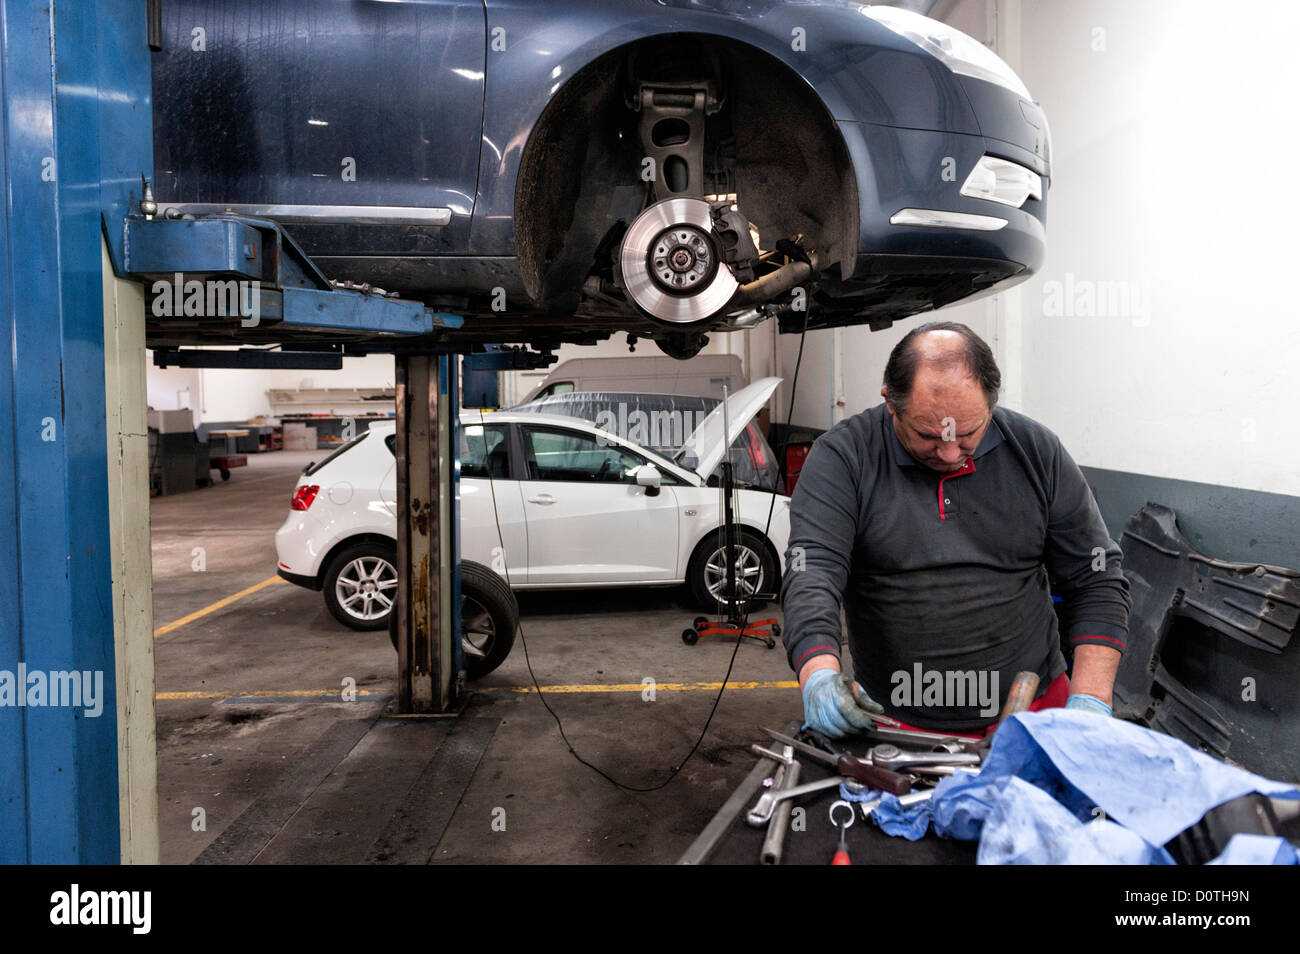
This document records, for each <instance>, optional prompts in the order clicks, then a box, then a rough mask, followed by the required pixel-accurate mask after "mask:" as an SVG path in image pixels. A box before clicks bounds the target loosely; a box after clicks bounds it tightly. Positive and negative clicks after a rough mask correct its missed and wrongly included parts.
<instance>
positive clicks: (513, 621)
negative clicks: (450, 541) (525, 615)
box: [388, 560, 519, 681]
mask: <svg viewBox="0 0 1300 954" xmlns="http://www.w3.org/2000/svg"><path fill="white" fill-rule="evenodd" d="M518 629H519V603H518V602H517V601H516V600H515V594H514V593H513V592H512V591H511V589H510V587H509V586H508V585H506V581H505V580H503V579H502V578H501V577H500V576H498V575H497V574H496V573H493V572H492V571H491V570H490V569H488V568H487V567H485V566H483V564H481V563H473V562H471V561H469V560H463V561H461V564H460V631H461V636H460V646H461V658H462V660H463V662H464V664H465V678H466V679H467V680H470V681H473V680H475V679H482V678H483V677H484V676H486V675H487V674H488V673H490V672H492V671H493V670H495V669H496V668H497V667H498V666H500V665H501V664H502V663H503V662H505V661H506V657H507V656H509V655H510V650H511V649H513V648H514V645H515V631H516V630H518ZM388 638H389V640H390V641H391V642H392V644H393V649H394V650H396V649H397V616H396V615H393V614H390V617H389V622H388Z"/></svg>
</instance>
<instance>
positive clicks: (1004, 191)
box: [961, 156, 1043, 209]
mask: <svg viewBox="0 0 1300 954" xmlns="http://www.w3.org/2000/svg"><path fill="white" fill-rule="evenodd" d="M961 194H962V195H967V196H970V197H971V198H973V199H988V200H990V201H992V202H1001V203H1003V204H1005V205H1013V206H1015V207H1016V208H1017V209H1018V208H1020V207H1021V206H1022V205H1024V204H1025V199H1027V198H1029V197H1030V196H1031V195H1032V196H1033V197H1034V198H1035V199H1041V198H1042V197H1043V179H1042V177H1041V176H1040V175H1039V174H1038V173H1036V172H1034V171H1033V170H1032V169H1026V168H1025V167H1024V166H1022V165H1020V164H1019V163H1016V162H1008V161H1007V160H1006V159H999V158H998V157H997V156H983V157H981V158H980V161H979V162H977V163H975V168H974V169H972V170H971V172H970V175H969V176H967V177H966V182H965V184H964V185H962V187H961Z"/></svg>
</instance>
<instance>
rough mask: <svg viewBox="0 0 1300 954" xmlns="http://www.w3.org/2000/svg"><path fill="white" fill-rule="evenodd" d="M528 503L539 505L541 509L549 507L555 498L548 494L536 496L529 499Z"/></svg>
mask: <svg viewBox="0 0 1300 954" xmlns="http://www.w3.org/2000/svg"><path fill="white" fill-rule="evenodd" d="M528 502H529V503H535V504H541V505H542V506H543V507H549V506H550V505H551V504H553V503H555V498H554V497H552V496H551V495H550V494H538V495H537V496H536V497H529V498H528Z"/></svg>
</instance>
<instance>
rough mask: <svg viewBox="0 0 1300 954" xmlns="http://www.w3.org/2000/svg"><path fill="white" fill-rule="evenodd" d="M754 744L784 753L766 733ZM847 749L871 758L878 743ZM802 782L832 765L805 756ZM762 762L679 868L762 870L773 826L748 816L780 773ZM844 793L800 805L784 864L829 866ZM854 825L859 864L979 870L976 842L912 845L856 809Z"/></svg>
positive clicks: (827, 793)
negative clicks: (833, 817) (800, 825)
mask: <svg viewBox="0 0 1300 954" xmlns="http://www.w3.org/2000/svg"><path fill="white" fill-rule="evenodd" d="M798 730H799V727H798V725H794V726H793V727H787V729H786V731H787V732H788V733H789V734H790V735H794V734H795V733H796V732H798ZM753 741H754V742H756V743H758V744H760V745H764V746H769V745H770V746H772V747H774V748H778V749H779V748H780V746H779V744H777V743H773V742H771V740H769V739H768V738H767V737H766V736H764V735H763V734H762V733H761V732H757V731H756V732H755V733H754V740H753ZM840 744H841V745H842V747H843V748H844V749H845V750H846V751H848V752H850V753H852V754H853V755H857V756H862V755H866V753H867V750H868V749H869V748H871V746H872V745H873V744H877V742H876V741H873V740H871V739H865V738H858V739H846V740H842V741H841V743H840ZM797 757H798V758H799V764H800V775H799V783H800V784H803V783H804V782H815V781H817V780H818V779H821V778H826V777H827V776H828V775H830V774H831V769H830V767H829V766H824V765H822V764H821V763H819V762H816V761H814V760H812V759H809V758H805V757H803V756H797ZM755 759H756V763H755V765H754V767H753V769H752V770H750V773H749V774H748V775H747V776H745V779H744V781H742V782H741V783H740V785H739V786H737V787H736V789H735V791H733V792H732V793H731V796H730V797H729V798H728V799H727V801H726V802H725V803H724V804H723V806H722V807H721V808H720V809H718V812H717V814H716V815H714V816H713V819H712V820H711V821H710V822H709V824H708V825H706V826H705V827H704V830H703V831H702V832H700V835H699V837H697V838H696V839H695V841H694V842H693V843H692V844H691V846H690V847H689V848H687V849H686V852H685V853H684V854H683V855H682V856H681V858H679V859H678V862H677V863H678V864H683V865H692V864H711V865H756V864H759V860H760V854H761V852H762V846H763V839H764V837H765V836H766V835H767V826H766V825H765V826H763V827H762V828H751V827H750V826H749V825H748V824H746V822H745V814H746V813H747V812H748V811H749V809H750V808H751V807H752V806H753V804H754V802H755V801H756V800H757V799H758V797H759V795H761V794H762V793H763V791H764V787H763V780H764V779H767V778H770V777H771V776H772V773H773V772H775V771H776V767H777V763H776V762H774V761H773V760H771V759H766V758H761V757H758V756H755ZM839 797H840V790H839V789H838V788H828V789H825V790H824V791H820V792H813V793H810V794H808V795H805V796H804V797H802V798H800V799H797V800H796V801H795V803H794V804H795V807H796V808H803V809H804V830H803V831H798V830H796V829H793V828H792V829H791V830H790V831H788V832H786V836H785V851H784V853H783V855H782V859H781V864H783V865H826V864H830V860H831V856H832V855H833V854H834V853H835V848H836V845H837V844H838V843H839V830H838V829H837V828H835V827H834V826H832V825H831V821H830V815H829V812H830V807H831V805H832V804H833V803H834V802H836V801H838V800H839ZM855 810H856V814H855V816H854V820H853V824H852V825H851V826H850V827H849V829H848V833H847V834H846V836H845V839H846V841H847V842H848V849H849V857H850V859H851V861H852V863H853V864H855V865H867V864H870V865H973V864H975V855H976V851H977V849H978V844H977V843H976V842H973V841H952V840H950V839H947V838H940V837H938V836H937V835H935V834H934V833H933V832H928V833H927V834H926V835H925V837H924V838H922V839H920V840H919V841H908V840H907V839H906V838H896V837H894V836H892V835H886V834H885V833H884V832H883V831H881V830H880V828H878V827H877V826H876V823H875V822H873V821H867V820H864V819H863V817H862V812H861V810H858V809H856V805H855Z"/></svg>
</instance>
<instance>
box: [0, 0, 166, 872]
mask: <svg viewBox="0 0 1300 954" xmlns="http://www.w3.org/2000/svg"><path fill="white" fill-rule="evenodd" d="M56 37H57V43H56V42H55V38H56ZM0 44H2V45H3V48H2V49H0V109H2V110H3V113H2V116H0V156H2V157H3V167H2V168H0V175H3V187H4V191H3V199H2V201H3V203H4V223H3V228H2V229H0V263H3V267H4V270H5V280H4V281H3V282H0V312H3V316H4V317H3V321H4V330H5V332H6V344H7V349H6V355H5V360H3V361H0V457H3V460H0V523H3V524H4V525H5V527H6V528H9V529H8V530H7V531H6V532H5V533H3V534H0V587H3V590H4V592H5V593H6V594H8V598H7V599H5V600H4V601H2V603H0V861H3V862H24V861H26V862H37V863H78V862H79V863H98V864H104V863H113V862H116V861H117V860H118V859H119V857H120V848H119V822H118V775H117V720H116V711H117V707H116V691H115V682H116V679H115V669H114V653H113V635H114V634H113V611H112V580H111V578H110V564H109V546H108V542H109V539H110V534H109V519H108V498H107V482H106V476H107V467H108V464H107V437H106V432H105V418H106V414H105V394H104V342H103V321H104V319H103V300H102V285H101V281H102V279H101V267H100V241H101V235H102V234H103V224H102V223H103V220H102V218H101V216H102V214H103V212H104V209H107V210H108V214H109V215H110V216H115V215H121V214H123V213H124V211H125V209H126V208H127V207H129V205H130V202H131V188H132V186H133V185H134V188H135V189H136V190H137V191H138V189H139V179H140V176H141V174H146V175H152V168H151V158H150V146H149V144H150V142H151V140H152V132H151V129H150V109H151V107H150V102H149V89H150V76H149V62H148V59H147V56H148V53H147V49H146V46H145V23H144V16H143V7H142V6H141V5H140V4H138V3H135V2H133V0H100V2H97V3H96V4H93V5H91V4H71V5H63V4H57V5H56V4H50V3H48V0H0ZM124 141H125V144H124ZM110 221H113V220H111V219H110ZM116 221H119V222H120V218H118V219H116ZM113 231H114V228H113V226H112V225H110V226H109V228H108V233H109V235H110V236H111V235H112V234H113ZM20 667H21V668H22V669H25V670H26V673H27V674H28V678H27V680H26V684H25V685H20V684H18V680H16V678H15V677H16V676H17V675H18V673H19V671H20ZM72 672H77V673H81V674H83V679H84V674H86V673H89V674H90V676H89V687H88V688H89V689H90V692H89V693H86V692H84V690H85V689H86V688H87V687H86V686H79V687H78V688H80V689H82V690H83V692H82V694H81V698H80V699H79V700H77V701H79V702H80V703H81V705H77V704H64V705H51V704H50V703H51V702H53V701H56V700H54V699H53V698H52V695H51V692H50V686H49V684H48V683H47V684H46V686H45V689H46V692H45V694H44V698H43V699H40V701H41V702H42V703H43V704H41V705H34V704H33V703H35V702H37V701H38V696H37V695H36V690H37V688H38V687H39V686H40V679H39V676H41V675H48V674H51V673H72ZM6 675H7V676H8V679H9V683H8V685H9V689H10V693H9V696H8V697H7V698H6V696H5V694H4V690H5V677H6ZM71 684H72V683H71V680H69V681H68V682H66V683H64V685H65V686H68V687H71ZM96 687H97V688H98V693H96V692H95V689H96ZM89 696H97V698H95V699H94V700H93V704H92V699H91V698H89ZM19 697H21V701H22V702H24V703H27V705H23V706H19V705H16V703H17V702H18V701H19ZM58 701H63V702H72V701H73V700H71V699H62V700H58ZM96 710H97V711H96Z"/></svg>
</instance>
